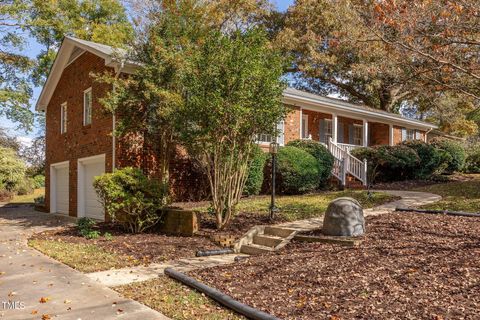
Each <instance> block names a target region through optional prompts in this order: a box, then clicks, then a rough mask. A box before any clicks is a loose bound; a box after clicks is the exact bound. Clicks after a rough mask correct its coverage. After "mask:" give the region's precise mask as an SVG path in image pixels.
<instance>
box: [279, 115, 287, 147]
mask: <svg viewBox="0 0 480 320" xmlns="http://www.w3.org/2000/svg"><path fill="white" fill-rule="evenodd" d="M284 126H285V122H284V121H283V120H282V121H280V122H279V123H278V124H277V130H278V135H277V143H278V144H279V145H281V146H283V145H284V144H285V134H284Z"/></svg>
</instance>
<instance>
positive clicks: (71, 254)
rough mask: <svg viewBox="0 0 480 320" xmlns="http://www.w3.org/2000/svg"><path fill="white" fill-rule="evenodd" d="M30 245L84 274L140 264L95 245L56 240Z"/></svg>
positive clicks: (30, 241) (31, 241) (33, 241)
mask: <svg viewBox="0 0 480 320" xmlns="http://www.w3.org/2000/svg"><path fill="white" fill-rule="evenodd" d="M28 245H29V246H31V247H33V248H35V249H37V250H38V251H40V252H42V253H44V254H46V255H47V256H50V257H52V258H53V259H55V260H58V261H61V262H62V263H65V264H66V265H68V266H70V267H72V268H74V269H77V270H79V271H82V272H94V271H99V270H108V269H111V268H122V267H126V266H131V265H135V264H138V261H136V260H135V259H129V258H128V257H124V256H120V255H118V254H115V253H112V252H108V251H106V250H103V249H102V248H100V247H98V246H97V245H94V244H85V243H70V242H64V241H56V240H36V239H34V240H29V241H28Z"/></svg>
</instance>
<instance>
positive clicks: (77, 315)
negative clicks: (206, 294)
mask: <svg viewBox="0 0 480 320" xmlns="http://www.w3.org/2000/svg"><path fill="white" fill-rule="evenodd" d="M69 222H72V220H70V219H68V218H67V217H59V216H53V215H51V214H45V213H40V212H36V211H34V210H33V208H32V207H29V206H21V205H20V206H2V205H1V204H0V319H8V320H11V319H43V320H48V319H73V320H78V319H81V320H89V319H92V320H98V319H101V320H107V319H141V320H150V319H156V320H157V319H168V318H167V317H165V316H163V315H162V314H160V313H158V312H156V311H154V310H152V309H150V308H148V307H146V306H144V305H142V304H140V303H138V302H136V301H133V300H130V299H125V298H123V297H121V296H120V295H119V294H118V293H117V292H115V291H113V290H111V289H109V288H107V287H105V286H102V285H101V284H99V283H96V282H94V281H93V280H90V279H89V278H88V277H87V276H85V275H84V274H82V273H81V272H78V271H76V270H74V269H72V268H70V267H68V266H66V265H63V264H61V263H59V262H57V261H55V260H53V259H51V258H49V257H47V256H45V255H43V254H41V253H39V252H38V251H36V250H34V249H31V248H29V247H28V245H27V239H28V237H29V235H31V234H32V233H35V232H39V231H42V230H47V229H50V228H54V227H55V226H58V225H62V224H65V223H69ZM42 298H43V299H42ZM41 300H42V302H43V303H42V302H40V301H41Z"/></svg>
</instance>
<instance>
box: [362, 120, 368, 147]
mask: <svg viewBox="0 0 480 320" xmlns="http://www.w3.org/2000/svg"><path fill="white" fill-rule="evenodd" d="M363 146H364V147H368V121H367V120H366V119H363Z"/></svg>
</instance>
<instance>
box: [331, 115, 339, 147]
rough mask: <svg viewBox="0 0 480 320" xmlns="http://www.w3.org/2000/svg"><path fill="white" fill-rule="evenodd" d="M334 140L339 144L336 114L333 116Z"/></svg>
mask: <svg viewBox="0 0 480 320" xmlns="http://www.w3.org/2000/svg"><path fill="white" fill-rule="evenodd" d="M332 140H333V142H335V143H337V142H338V117H337V115H336V114H332Z"/></svg>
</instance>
